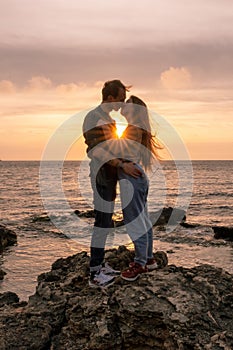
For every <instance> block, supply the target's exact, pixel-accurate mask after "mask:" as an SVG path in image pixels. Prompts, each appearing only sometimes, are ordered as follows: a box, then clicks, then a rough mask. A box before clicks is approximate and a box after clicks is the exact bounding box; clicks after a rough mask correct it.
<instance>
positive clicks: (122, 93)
mask: <svg viewBox="0 0 233 350" xmlns="http://www.w3.org/2000/svg"><path fill="white" fill-rule="evenodd" d="M127 91H128V88H127V87H126V86H125V85H124V84H123V83H122V82H121V81H120V80H112V81H107V82H106V83H105V84H104V86H103V89H102V103H101V104H100V105H99V106H98V107H96V108H95V109H93V110H92V111H90V112H89V113H88V114H87V115H86V117H85V120H84V123H83V135H84V138H85V142H86V144H87V154H88V157H89V158H90V160H91V161H90V178H91V185H92V189H93V198H94V211H95V222H94V228H93V234H92V239H91V247H90V253H91V259H90V279H89V286H90V287H107V286H109V285H111V284H112V283H114V278H115V277H116V275H119V274H121V277H122V278H123V279H125V280H128V281H134V280H136V279H137V278H138V277H139V276H140V274H141V273H144V272H146V271H148V270H153V269H155V268H157V264H156V261H155V260H154V258H153V233H152V224H151V222H150V220H149V217H148V211H147V196H148V185H149V184H148V177H147V175H146V173H145V171H147V170H150V169H151V166H152V162H153V160H154V159H155V158H156V157H157V150H158V149H159V148H160V146H159V144H158V142H157V141H156V139H155V137H154V136H153V135H152V133H151V126H150V122H149V115H148V110H147V106H146V104H145V103H144V102H143V101H142V100H141V99H140V98H138V97H136V96H130V98H129V99H128V100H126V102H125V99H126V92H127ZM113 110H115V111H120V112H121V114H122V115H123V116H124V117H125V119H126V121H127V127H126V129H125V131H124V132H123V134H122V136H121V137H120V138H119V137H117V125H116V122H115V120H114V119H113V118H112V117H111V116H110V112H111V111H113ZM117 181H119V184H120V197H121V205H122V212H123V217H124V224H125V225H126V230H127V233H128V234H129V236H130V238H131V240H132V241H133V243H134V247H135V259H134V261H133V262H131V263H130V264H129V268H128V269H127V270H125V271H122V272H120V271H117V270H114V269H113V268H112V267H111V266H109V265H108V263H106V262H105V261H104V253H105V243H106V239H107V235H108V233H109V231H110V229H111V227H112V215H113V211H114V201H115V198H116V186H117Z"/></svg>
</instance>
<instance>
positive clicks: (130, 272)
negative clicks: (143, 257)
mask: <svg viewBox="0 0 233 350" xmlns="http://www.w3.org/2000/svg"><path fill="white" fill-rule="evenodd" d="M145 272H147V267H146V266H145V267H143V266H142V265H140V264H138V263H135V262H133V263H131V264H130V267H129V268H128V269H127V270H125V271H123V272H122V273H121V278H123V279H124V280H126V281H135V280H136V279H137V278H138V277H139V275H140V274H141V273H145Z"/></svg>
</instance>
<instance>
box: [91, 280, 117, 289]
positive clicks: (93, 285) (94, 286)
mask: <svg viewBox="0 0 233 350" xmlns="http://www.w3.org/2000/svg"><path fill="white" fill-rule="evenodd" d="M114 283H115V280H113V281H112V282H110V283H108V284H106V285H103V286H100V285H98V284H92V283H90V282H88V285H89V287H90V288H101V289H105V288H108V287H110V286H112V285H113V284H114Z"/></svg>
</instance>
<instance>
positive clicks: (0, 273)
mask: <svg viewBox="0 0 233 350" xmlns="http://www.w3.org/2000/svg"><path fill="white" fill-rule="evenodd" d="M5 275H6V272H5V271H3V270H2V269H0V280H3V278H4V276H5Z"/></svg>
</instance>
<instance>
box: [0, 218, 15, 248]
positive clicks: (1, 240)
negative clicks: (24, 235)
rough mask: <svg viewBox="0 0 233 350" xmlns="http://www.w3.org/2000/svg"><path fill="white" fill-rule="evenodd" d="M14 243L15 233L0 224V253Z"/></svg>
mask: <svg viewBox="0 0 233 350" xmlns="http://www.w3.org/2000/svg"><path fill="white" fill-rule="evenodd" d="M16 242H17V236H16V233H15V232H13V231H12V230H10V229H8V228H7V227H5V226H3V225H1V224H0V251H2V250H3V249H4V248H6V247H7V246H10V245H13V244H15V243H16Z"/></svg>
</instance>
